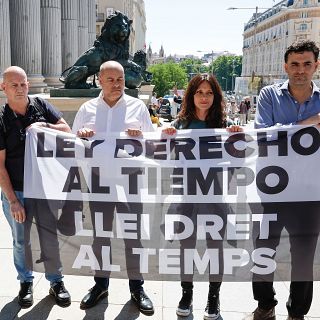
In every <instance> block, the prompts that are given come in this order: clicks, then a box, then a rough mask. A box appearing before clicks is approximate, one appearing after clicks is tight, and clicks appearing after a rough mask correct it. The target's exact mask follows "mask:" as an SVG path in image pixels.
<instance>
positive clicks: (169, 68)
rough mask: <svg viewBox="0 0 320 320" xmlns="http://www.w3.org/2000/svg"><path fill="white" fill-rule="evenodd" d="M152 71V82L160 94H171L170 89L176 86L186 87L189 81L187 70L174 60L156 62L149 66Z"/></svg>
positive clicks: (179, 87)
mask: <svg viewBox="0 0 320 320" xmlns="http://www.w3.org/2000/svg"><path fill="white" fill-rule="evenodd" d="M148 71H149V72H151V73H152V81H151V84H154V85H155V87H154V90H155V91H156V92H157V94H158V95H159V96H164V95H165V94H169V90H170V89H173V88H174V87H175V86H176V87H177V88H178V89H185V88H186V86H187V82H188V77H187V73H186V71H185V70H184V69H183V68H182V67H181V66H180V65H179V64H176V63H174V62H168V63H160V64H154V65H152V66H150V67H149V68H148Z"/></svg>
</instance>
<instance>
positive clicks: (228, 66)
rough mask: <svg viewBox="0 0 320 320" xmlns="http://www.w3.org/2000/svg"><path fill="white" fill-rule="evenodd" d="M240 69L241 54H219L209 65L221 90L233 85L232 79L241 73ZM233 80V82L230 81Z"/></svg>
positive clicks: (229, 88)
mask: <svg viewBox="0 0 320 320" xmlns="http://www.w3.org/2000/svg"><path fill="white" fill-rule="evenodd" d="M241 69H242V56H220V57H218V58H217V59H216V60H214V61H213V63H212V64H211V65H210V70H212V71H213V73H214V75H215V76H216V78H217V80H218V81H219V83H220V86H221V88H222V89H223V90H225V89H226V80H225V79H222V78H226V79H227V90H228V91H229V90H231V88H233V86H234V79H235V77H238V76H240V75H241ZM232 81H233V83H232Z"/></svg>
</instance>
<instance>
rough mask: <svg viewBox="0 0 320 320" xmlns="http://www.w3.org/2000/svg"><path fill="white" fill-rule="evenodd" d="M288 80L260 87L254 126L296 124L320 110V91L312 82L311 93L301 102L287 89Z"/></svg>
mask: <svg viewBox="0 0 320 320" xmlns="http://www.w3.org/2000/svg"><path fill="white" fill-rule="evenodd" d="M288 84H289V81H288V80H287V81H286V82H284V83H282V84H274V85H271V86H267V87H264V88H262V89H261V91H260V94H259V98H258V103H257V111H256V117H255V123H254V127H255V128H266V127H271V126H274V125H276V124H280V125H288V124H296V123H297V122H298V121H301V120H305V119H308V118H309V117H311V116H313V115H315V114H317V113H319V112H320V91H319V88H318V87H317V86H316V85H315V83H314V82H312V88H313V90H312V94H311V96H310V97H309V98H308V99H307V100H306V101H305V102H304V103H302V104H300V103H299V102H298V101H296V100H295V98H294V97H293V96H292V95H291V94H290V92H289V90H288Z"/></svg>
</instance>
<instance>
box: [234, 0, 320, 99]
mask: <svg viewBox="0 0 320 320" xmlns="http://www.w3.org/2000/svg"><path fill="white" fill-rule="evenodd" d="M303 39H310V40H313V41H315V43H316V44H317V45H318V46H319V45H320V0H283V1H280V2H279V3H277V4H276V5H275V6H273V7H272V8H270V9H268V10H266V11H264V12H262V13H258V12H256V13H255V14H254V15H253V17H252V18H251V19H250V20H249V22H248V23H247V24H246V25H245V27H244V33H243V59H242V74H241V78H237V80H236V89H235V90H236V92H238V93H239V92H240V94H243V95H246V94H258V92H259V89H260V88H261V87H262V86H264V85H267V84H270V83H274V82H280V81H283V80H284V79H286V78H287V77H286V73H285V71H284V68H283V64H284V58H283V57H284V52H285V50H286V48H287V47H288V46H289V45H291V44H292V43H293V42H294V41H297V40H303ZM314 78H315V80H316V82H318V79H319V78H320V71H318V72H317V73H316V74H315V77H314Z"/></svg>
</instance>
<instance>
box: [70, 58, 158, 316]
mask: <svg viewBox="0 0 320 320" xmlns="http://www.w3.org/2000/svg"><path fill="white" fill-rule="evenodd" d="M99 82H100V86H101V89H102V90H101V93H100V95H99V97H97V98H94V99H91V100H89V101H87V102H86V103H84V104H83V105H82V106H81V107H80V109H79V111H78V113H77V115H76V117H75V120H74V123H73V127H72V131H73V132H74V133H76V134H77V135H78V136H79V137H82V138H87V137H92V136H93V135H94V134H95V133H97V132H99V133H103V134H108V133H110V132H127V134H128V135H129V136H139V135H141V134H142V132H147V131H154V128H153V126H152V123H151V120H150V116H149V111H148V109H147V107H146V105H145V104H144V103H143V102H142V101H141V100H139V99H136V98H133V97H130V96H128V95H126V94H125V93H124V82H125V75H124V70H123V67H122V65H121V64H119V63H118V62H116V61H107V62H105V63H103V64H102V65H101V67H100V72H99ZM106 205H108V211H109V212H110V217H112V218H111V219H110V220H109V222H110V224H112V220H113V214H114V210H115V207H116V204H106ZM128 206H129V204H128ZM141 208H142V205H139V204H137V205H136V206H135V208H132V206H131V207H130V210H132V211H133V212H141ZM91 211H92V210H91ZM93 219H94V217H93ZM102 240H104V241H105V242H104V243H101V241H102ZM102 240H100V239H99V238H98V237H95V239H94V244H93V246H99V245H106V242H107V241H108V239H102ZM97 242H100V243H99V244H97ZM127 263H130V262H129V261H128V259H127ZM94 280H95V285H94V287H93V288H91V289H90V291H89V293H88V294H87V295H86V296H85V297H84V298H83V299H82V301H81V304H80V308H81V309H88V308H91V307H93V306H95V305H96V304H97V303H98V302H99V301H100V300H101V299H102V298H104V297H106V296H107V295H108V287H109V278H108V277H100V276H97V274H96V276H95V277H94ZM143 283H144V281H143V280H129V289H130V292H131V299H132V301H133V302H134V303H135V304H136V306H137V307H138V309H139V310H140V311H141V312H142V313H144V314H146V315H152V314H153V313H154V308H153V304H152V302H151V300H150V299H149V297H148V296H147V295H146V294H145V292H144V290H143Z"/></svg>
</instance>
